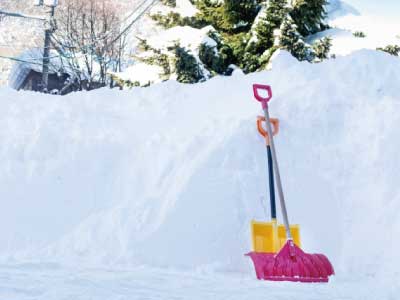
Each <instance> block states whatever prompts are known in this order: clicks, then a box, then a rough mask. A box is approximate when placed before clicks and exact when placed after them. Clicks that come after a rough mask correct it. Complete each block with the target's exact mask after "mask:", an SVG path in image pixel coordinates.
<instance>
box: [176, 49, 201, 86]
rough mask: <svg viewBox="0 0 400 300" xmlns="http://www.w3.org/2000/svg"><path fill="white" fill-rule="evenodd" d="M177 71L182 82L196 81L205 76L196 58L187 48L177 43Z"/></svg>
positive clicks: (178, 78)
mask: <svg viewBox="0 0 400 300" xmlns="http://www.w3.org/2000/svg"><path fill="white" fill-rule="evenodd" d="M174 50H175V56H176V61H175V71H176V75H177V80H178V81H179V82H182V83H196V82H199V81H200V80H202V79H203V78H204V76H203V73H202V72H201V70H200V67H199V64H198V62H197V60H196V58H195V57H194V56H193V55H192V54H190V53H189V51H187V50H186V49H185V48H183V47H181V46H179V45H175V47H174Z"/></svg>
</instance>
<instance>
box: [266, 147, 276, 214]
mask: <svg viewBox="0 0 400 300" xmlns="http://www.w3.org/2000/svg"><path fill="white" fill-rule="evenodd" d="M267 154H268V181H269V201H270V205H271V219H276V202H275V182H274V167H273V162H272V153H271V147H270V146H269V145H268V146H267Z"/></svg>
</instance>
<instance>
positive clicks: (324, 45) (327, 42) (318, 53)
mask: <svg viewBox="0 0 400 300" xmlns="http://www.w3.org/2000/svg"><path fill="white" fill-rule="evenodd" d="M331 46H332V39H331V38H330V37H324V38H323V39H320V40H318V41H316V42H315V43H314V44H313V50H314V53H315V58H316V59H317V60H318V61H322V60H324V59H327V58H328V57H329V51H330V50H331Z"/></svg>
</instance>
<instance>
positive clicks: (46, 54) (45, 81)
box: [38, 0, 58, 92]
mask: <svg viewBox="0 0 400 300" xmlns="http://www.w3.org/2000/svg"><path fill="white" fill-rule="evenodd" d="M44 4H45V5H46V6H49V7H50V18H49V28H46V30H45V36H44V49H43V70H42V91H43V92H48V86H49V64H50V42H51V35H52V34H53V32H54V31H55V24H54V13H55V8H56V6H57V4H58V0H52V1H45V3H44ZM38 5H40V6H41V5H43V1H39V3H38Z"/></svg>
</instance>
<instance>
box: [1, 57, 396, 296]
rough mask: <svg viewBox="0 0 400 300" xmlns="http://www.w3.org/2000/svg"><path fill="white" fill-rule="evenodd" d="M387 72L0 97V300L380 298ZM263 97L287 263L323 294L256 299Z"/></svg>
mask: <svg viewBox="0 0 400 300" xmlns="http://www.w3.org/2000/svg"><path fill="white" fill-rule="evenodd" d="M399 78H400V60H399V59H398V58H396V57H393V56H389V55H388V54H386V53H383V52H376V51H368V50H363V51H358V52H356V53H353V54H351V55H349V56H345V57H339V58H337V59H335V60H328V61H325V62H323V63H320V64H308V63H305V62H303V63H301V62H298V61H296V60H295V59H293V58H292V57H291V56H290V55H288V54H287V53H286V52H282V53H281V54H280V55H278V56H277V58H276V59H275V60H274V62H273V68H272V71H265V72H260V73H255V74H251V75H247V76H244V75H242V74H240V73H237V74H235V75H234V76H232V77H216V78H213V79H212V80H210V81H208V82H205V83H202V84H197V85H183V84H179V83H177V82H174V81H169V82H165V83H161V84H156V85H153V86H151V87H149V88H135V89H133V90H131V91H117V90H108V89H102V90H97V91H93V92H82V93H76V94H71V95H67V96H65V97H53V96H47V95H41V94H37V93H29V92H21V93H17V92H15V91H12V90H10V89H6V88H2V89H0V99H1V101H2V109H1V110H0V160H1V162H2V164H1V167H0V204H1V211H0V262H1V264H0V278H1V280H0V298H4V299H71V298H73V299H93V298H94V299H204V298H205V299H227V298H228V299H265V298H266V297H267V298H278V299H293V298H294V297H296V299H361V298H365V299H397V298H396V297H397V295H398V291H399V290H400V285H399V282H400V272H399V269H398V266H399V262H400V260H399V258H398V253H397V249H398V246H399V242H398V240H397V239H396V237H397V236H398V235H399V233H400V222H399V220H400V215H399V209H400V201H399V198H400V188H399V185H398V175H397V174H398V170H399V167H400V162H399V159H398V146H399V143H398V141H397V140H396V137H397V136H399V134H400V126H399V125H400V115H399V114H398V111H399V108H400V98H399V94H398V83H399ZM255 82H257V83H268V84H271V85H272V87H273V90H274V95H275V96H274V100H273V102H272V103H271V106H270V107H271V114H272V115H273V116H274V117H278V118H280V120H281V133H280V135H279V136H278V137H277V139H276V142H277V148H278V156H279V157H278V158H279V159H280V166H281V169H282V176H283V181H284V182H283V183H284V188H285V193H286V198H287V201H288V208H289V215H290V217H291V220H292V221H293V222H294V223H299V224H301V229H302V241H303V249H304V250H305V251H308V252H321V253H325V254H327V256H328V257H329V258H330V259H331V261H332V262H333V264H334V266H335V269H336V273H337V275H336V276H335V277H334V278H333V279H332V282H331V283H329V284H326V285H324V284H322V285H321V284H317V285H314V284H311V285H307V284H289V283H269V282H258V281H257V280H256V279H255V275H254V270H253V268H252V266H251V264H250V262H249V259H248V258H246V257H244V255H243V254H244V253H246V252H247V251H249V250H250V234H249V222H250V220H251V219H253V218H255V219H257V220H264V219H268V218H269V217H268V213H267V208H268V204H267V198H266V182H267V178H266V170H265V169H266V167H265V164H266V159H265V148H264V146H263V145H264V144H263V141H262V139H261V138H260V137H259V135H258V133H257V131H256V129H255V120H256V116H257V114H259V113H260V106H259V104H258V103H256V102H255V101H254V100H253V96H252V91H251V85H252V84H253V83H255Z"/></svg>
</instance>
